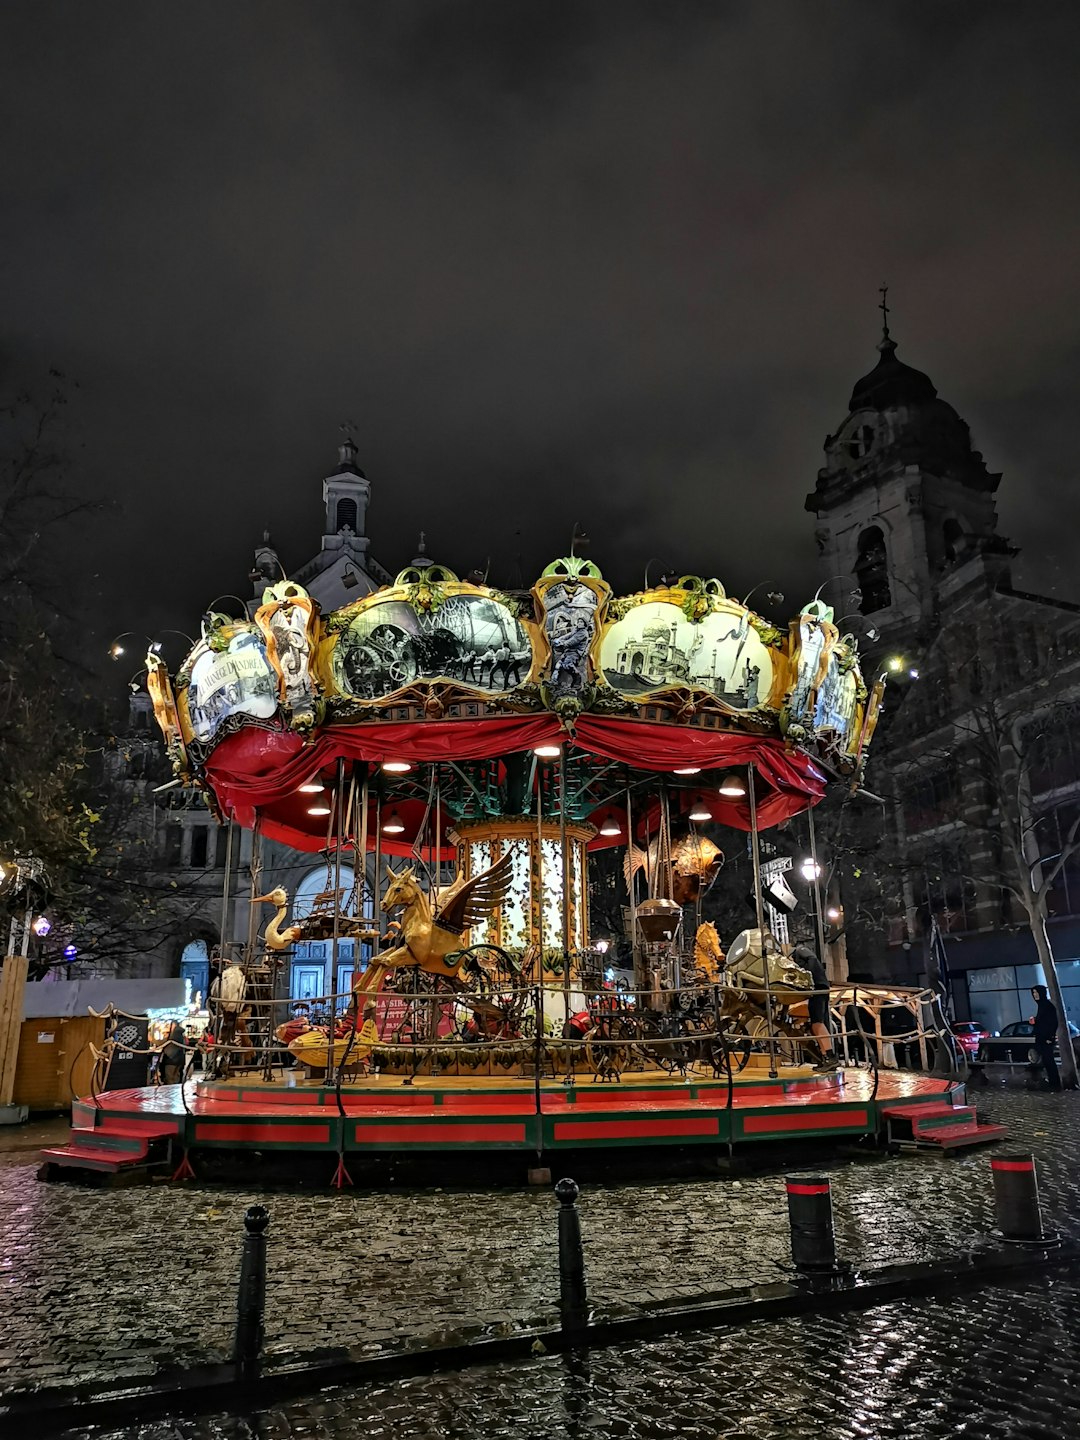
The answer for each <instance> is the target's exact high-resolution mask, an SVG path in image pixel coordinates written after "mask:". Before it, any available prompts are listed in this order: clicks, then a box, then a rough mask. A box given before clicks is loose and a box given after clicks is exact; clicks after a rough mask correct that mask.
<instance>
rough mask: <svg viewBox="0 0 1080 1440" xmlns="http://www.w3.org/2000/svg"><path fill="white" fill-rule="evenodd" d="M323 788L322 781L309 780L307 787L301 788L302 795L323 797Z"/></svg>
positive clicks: (302, 786)
mask: <svg viewBox="0 0 1080 1440" xmlns="http://www.w3.org/2000/svg"><path fill="white" fill-rule="evenodd" d="M322 792H323V786H322V781H321V780H309V781H308V782H307V784H306V785H301V786H300V794H301V795H321V794H322Z"/></svg>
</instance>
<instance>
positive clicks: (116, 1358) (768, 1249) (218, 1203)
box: [0, 1091, 1080, 1440]
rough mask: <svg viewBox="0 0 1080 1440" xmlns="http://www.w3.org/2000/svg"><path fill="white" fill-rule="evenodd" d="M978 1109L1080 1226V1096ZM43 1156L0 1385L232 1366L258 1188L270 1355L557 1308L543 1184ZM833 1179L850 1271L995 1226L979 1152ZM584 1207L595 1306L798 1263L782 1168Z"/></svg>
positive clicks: (9, 1227)
mask: <svg viewBox="0 0 1080 1440" xmlns="http://www.w3.org/2000/svg"><path fill="white" fill-rule="evenodd" d="M978 1100H979V1103H980V1105H985V1106H988V1108H990V1109H991V1112H992V1114H993V1116H994V1118H996V1119H1000V1120H1003V1121H1004V1122H1005V1123H1006V1124H1008V1125H1009V1127H1010V1141H1011V1142H1014V1143H1015V1144H1016V1145H1018V1146H1020V1147H1022V1148H1031V1149H1032V1150H1033V1151H1034V1152H1035V1153H1036V1155H1037V1156H1038V1158H1039V1162H1040V1175H1041V1180H1042V1187H1043V1193H1044V1201H1045V1204H1046V1208H1047V1211H1048V1213H1049V1215H1050V1216H1051V1217H1053V1219H1054V1220H1055V1222H1056V1223H1058V1224H1060V1225H1062V1226H1063V1227H1064V1228H1066V1229H1068V1230H1070V1231H1071V1232H1072V1233H1074V1234H1077V1235H1080V1193H1078V1190H1077V1187H1076V1183H1075V1182H1076V1177H1077V1172H1078V1161H1080V1133H1078V1122H1080V1095H1072V1094H1066V1095H1058V1096H1054V1095H1049V1094H1027V1093H1019V1092H1007V1091H1003V1092H1000V1093H997V1092H993V1093H991V1094H990V1095H989V1096H988V1095H987V1092H985V1091H982V1092H979V1095H978ZM21 1133H22V1134H23V1135H24V1136H25V1132H21ZM25 1138H26V1139H29V1138H30V1137H28V1136H25ZM8 1143H9V1144H10V1143H12V1142H11V1140H10V1139H9V1140H8ZM15 1143H23V1141H21V1140H18V1141H16V1142H15ZM38 1143H42V1137H37V1138H36V1139H35V1144H38ZM35 1167H36V1154H35V1151H34V1150H32V1149H9V1150H7V1151H6V1152H5V1153H4V1154H2V1155H0V1390H9V1389H13V1388H22V1387H25V1386H26V1385H31V1384H34V1385H37V1384H41V1385H56V1384H61V1383H65V1382H71V1381H78V1380H89V1379H97V1378H104V1377H108V1376H136V1375H145V1374H147V1373H149V1372H151V1371H152V1370H153V1369H155V1368H156V1367H157V1366H158V1365H159V1364H160V1363H163V1362H165V1361H178V1362H181V1363H188V1364H190V1363H196V1362H199V1361H206V1360H216V1359H221V1358H223V1357H224V1356H225V1355H226V1354H227V1351H228V1347H229V1344H230V1339H231V1327H232V1323H233V1317H234V1314H235V1308H234V1307H235V1284H236V1275H237V1268H238V1257H239V1249H240V1240H241V1236H242V1217H243V1212H244V1210H245V1209H246V1208H247V1206H248V1205H250V1204H252V1203H254V1202H256V1201H260V1200H261V1201H265V1203H266V1204H267V1205H268V1206H269V1208H270V1210H271V1213H272V1217H273V1218H272V1229H271V1241H270V1247H269V1283H268V1287H267V1346H268V1349H269V1350H270V1351H271V1352H274V1351H276V1352H279V1353H286V1352H295V1351H300V1352H306V1351H311V1350H314V1349H317V1348H319V1347H324V1346H334V1347H339V1346H348V1347H351V1348H353V1349H355V1350H356V1351H358V1352H359V1353H370V1352H371V1351H373V1350H376V1349H379V1348H386V1347H392V1348H401V1347H405V1346H412V1345H426V1344H431V1343H433V1342H436V1341H438V1340H442V1339H448V1338H450V1337H455V1338H460V1337H463V1336H467V1335H473V1334H477V1333H481V1332H486V1333H489V1334H490V1333H500V1332H502V1333H505V1330H506V1329H507V1328H508V1327H511V1326H515V1325H521V1324H534V1323H546V1324H551V1323H553V1322H554V1320H555V1311H554V1307H553V1304H552V1300H553V1297H554V1295H555V1294H556V1293H557V1276H556V1261H555V1209H556V1206H555V1205H554V1203H553V1200H552V1197H551V1195H550V1193H548V1192H537V1191H524V1190H521V1191H512V1190H492V1191H483V1190H469V1191H461V1190H455V1191H441V1190H414V1191H408V1192H406V1191H382V1192H364V1191H362V1190H361V1191H356V1192H346V1193H344V1194H340V1195H339V1194H336V1193H333V1192H326V1193H323V1192H312V1191H307V1192H300V1193H281V1192H274V1193H272V1194H270V1195H269V1196H267V1195H264V1194H260V1193H258V1192H255V1191H253V1190H245V1189H239V1188H236V1187H230V1188H222V1187H215V1188H211V1189H200V1188H188V1187H178V1186H169V1185H160V1186H156V1185H155V1186H149V1187H145V1188H133V1189H127V1190H95V1189H86V1188H81V1187H74V1186H67V1185H46V1184H42V1183H41V1182H39V1181H38V1180H37V1179H36V1176H35ZM832 1174H833V1185H834V1196H835V1205H836V1213H837V1232H838V1238H839V1243H840V1247H841V1251H842V1253H843V1254H844V1255H845V1256H846V1258H848V1259H850V1260H852V1261H854V1262H856V1263H861V1264H867V1265H869V1264H884V1263H889V1262H894V1261H902V1260H913V1259H925V1258H929V1257H932V1256H944V1255H952V1254H955V1253H957V1252H958V1251H959V1250H961V1249H963V1248H964V1246H965V1245H966V1244H967V1243H968V1242H969V1241H972V1240H974V1239H976V1238H977V1237H979V1236H981V1235H984V1234H985V1233H986V1231H987V1230H988V1229H989V1228H990V1200H989V1197H990V1180H989V1164H988V1158H987V1152H986V1151H981V1152H974V1153H968V1154H963V1155H961V1156H960V1157H958V1158H956V1159H952V1160H945V1159H943V1158H941V1157H940V1156H922V1155H914V1156H900V1157H895V1158H891V1159H887V1160H883V1161H880V1162H874V1163H866V1162H857V1163H856V1162H848V1163H843V1164H839V1165H838V1166H837V1167H836V1168H835V1169H833V1171H832ZM581 1211H582V1225H583V1230H584V1235H585V1244H586V1264H587V1267H588V1276H589V1285H590V1294H591V1298H592V1300H593V1302H594V1304H595V1305H596V1307H597V1308H598V1309H599V1310H601V1311H602V1312H603V1311H606V1312H608V1313H625V1312H626V1310H627V1309H629V1308H633V1307H634V1306H636V1305H641V1304H644V1305H648V1304H649V1303H650V1302H651V1301H654V1300H658V1299H665V1300H670V1299H672V1298H677V1297H679V1296H685V1297H690V1296H693V1295H696V1294H699V1293H701V1292H702V1291H717V1290H723V1289H727V1288H731V1287H738V1286H743V1285H750V1284H756V1283H762V1282H768V1281H771V1280H775V1279H777V1278H778V1277H779V1276H780V1275H781V1274H782V1273H784V1272H783V1270H782V1267H783V1266H784V1265H785V1264H786V1262H787V1261H788V1259H789V1252H788V1248H787V1244H788V1241H787V1220H786V1204H785V1198H784V1192H783V1186H782V1184H781V1183H780V1181H779V1180H778V1179H777V1178H776V1177H775V1176H759V1177H753V1178H744V1179H742V1180H738V1181H731V1180H727V1179H719V1180H680V1181H668V1182H663V1183H650V1184H624V1185H609V1186H597V1187H589V1188H588V1189H587V1191H586V1192H585V1194H583V1196H582V1200H581ZM973 1303H977V1302H973ZM852 1323H856V1325H857V1322H852ZM702 1343H703V1344H706V1345H712V1344H719V1343H720V1342H719V1341H712V1340H708V1341H703V1342H702ZM731 1343H734V1342H732V1341H730V1340H726V1341H724V1342H723V1344H724V1345H729V1344H731ZM680 1346H681V1342H680ZM623 1353H628V1352H623ZM474 1378H475V1377H473V1379H470V1380H469V1382H468V1383H469V1385H470V1386H471V1385H472V1384H473V1383H474ZM440 1383H441V1382H440ZM673 1383H674V1382H673ZM406 1388H407V1387H406ZM436 1388H438V1387H436ZM394 1393H396V1391H395V1392H394ZM268 1433H269V1434H278V1433H280V1434H290V1433H293V1432H290V1431H288V1430H282V1431H277V1432H275V1431H270V1432H268ZM295 1433H298V1434H303V1433H311V1434H317V1433H319V1432H318V1431H316V1430H311V1429H310V1427H309V1429H308V1431H304V1430H303V1429H300V1430H297V1431H296V1432H295ZM385 1433H386V1434H392V1433H395V1432H393V1431H386V1432H385ZM401 1433H402V1434H411V1433H416V1434H421V1433H423V1432H421V1431H416V1432H410V1431H402V1432H401ZM432 1433H439V1432H437V1431H436V1432H432ZM461 1433H463V1434H464V1433H466V1432H464V1431H462V1432H461ZM491 1433H493V1434H499V1433H507V1434H509V1433H525V1432H521V1431H518V1432H511V1431H503V1432H500V1431H498V1430H495V1431H493V1432H491ZM528 1433H532V1432H528ZM535 1433H537V1434H539V1433H541V1432H539V1431H537V1432H535ZM553 1433H559V1432H553ZM590 1433H592V1432H590ZM613 1433H616V1432H613ZM617 1433H627V1434H632V1433H635V1432H632V1431H625V1432H617ZM651 1433H656V1434H660V1433H666V1432H663V1431H662V1430H657V1431H655V1432H651ZM671 1433H676V1432H671ZM678 1433H682V1432H678ZM686 1433H692V1432H686ZM701 1433H705V1432H704V1431H703V1432H701ZM717 1433H724V1432H723V1429H722V1427H721V1426H717V1427H716V1429H715V1430H714V1431H713V1435H715V1434H717ZM748 1433H752V1432H748ZM762 1433H765V1432H762ZM776 1433H778V1434H780V1433H783V1432H782V1431H778V1432H776ZM864 1433H867V1434H872V1433H874V1432H873V1431H872V1430H870V1431H866V1432H864ZM1077 1434H1078V1435H1080V1428H1078V1430H1077ZM710 1440H712V1437H710Z"/></svg>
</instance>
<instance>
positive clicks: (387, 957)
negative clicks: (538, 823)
mask: <svg viewBox="0 0 1080 1440" xmlns="http://www.w3.org/2000/svg"><path fill="white" fill-rule="evenodd" d="M512 879H513V859H512V856H511V853H510V851H509V850H508V851H507V852H506V853H505V854H504V855H503V856H502V857H501V858H500V859H499V860H496V862H495V864H494V865H492V866H491V868H490V869H489V870H484V871H481V873H480V874H479V875H474V876H473V877H472V879H471V880H466V879H464V878H463V877H462V876H460V875H459V876H458V878H457V879H456V880H455V881H454V883H453V884H452V885H451V886H450V888H449V889H448V890H444V891H443V892H442V894H441V895H440V896H439V899H438V902H437V904H438V908H437V909H435V910H432V908H431V906H430V904H429V903H428V898H427V896H426V895H425V894H424V892H423V890H421V888H420V886H419V885H418V884H417V883H416V879H415V877H414V875H413V872H412V870H411V869H409V870H402V871H401V873H400V874H398V875H395V876H394V879H393V880H392V881H391V883H390V888H389V889H388V890H387V892H386V895H385V897H384V898H383V906H382V908H383V910H384V911H386V912H389V911H391V910H401V912H402V915H401V920H400V921H394V922H392V923H393V927H394V928H395V929H396V930H397V932H398V935H399V936H400V938H401V941H402V943H401V944H400V945H396V946H395V947H394V948H393V949H392V950H384V951H383V953H382V954H381V955H376V957H375V959H374V960H373V961H372V962H371V964H370V965H369V966H368V968H367V970H366V971H365V973H364V974H363V975H358V976H357V977H356V978H355V979H354V981H353V990H354V991H357V992H360V991H365V992H371V991H374V990H377V989H378V988H379V984H380V982H381V981H382V978H383V976H384V975H385V973H386V971H387V970H393V969H395V968H397V967H399V966H411V967H412V968H414V969H419V970H425V971H427V973H428V974H429V975H442V976H445V977H446V978H448V979H457V977H458V973H459V971H460V969H461V966H462V963H463V961H464V958H465V957H464V954H463V953H462V951H463V946H462V935H463V933H464V932H465V931H466V930H468V928H469V927H470V926H471V925H479V924H480V923H481V922H483V921H484V920H487V919H489V918H490V916H491V915H492V914H493V913H494V911H496V910H497V909H498V908H499V906H500V905H501V904H502V903H503V901H504V900H505V899H506V895H507V892H508V891H509V889H510V882H511V880H512ZM447 957H450V958H447Z"/></svg>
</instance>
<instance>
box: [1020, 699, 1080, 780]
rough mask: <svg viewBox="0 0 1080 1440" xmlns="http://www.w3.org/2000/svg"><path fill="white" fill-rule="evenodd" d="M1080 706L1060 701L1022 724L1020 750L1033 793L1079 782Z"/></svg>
mask: <svg viewBox="0 0 1080 1440" xmlns="http://www.w3.org/2000/svg"><path fill="white" fill-rule="evenodd" d="M1078 731H1080V706H1076V705H1061V706H1058V707H1055V708H1054V709H1052V710H1050V711H1048V712H1047V713H1046V714H1044V715H1040V716H1039V717H1038V718H1037V719H1035V720H1032V721H1031V722H1030V724H1028V725H1025V726H1024V735H1023V750H1024V754H1025V757H1026V759H1027V764H1028V774H1029V776H1030V779H1031V791H1032V794H1033V795H1035V796H1039V795H1046V794H1048V793H1049V792H1050V791H1053V790H1061V789H1063V788H1064V787H1065V786H1067V785H1076V784H1077V783H1080V733H1078Z"/></svg>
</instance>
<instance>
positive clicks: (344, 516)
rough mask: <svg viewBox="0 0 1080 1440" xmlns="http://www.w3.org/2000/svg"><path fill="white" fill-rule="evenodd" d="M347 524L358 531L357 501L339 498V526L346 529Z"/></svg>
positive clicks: (354, 530)
mask: <svg viewBox="0 0 1080 1440" xmlns="http://www.w3.org/2000/svg"><path fill="white" fill-rule="evenodd" d="M346 525H347V526H348V527H349V529H350V530H352V531H353V532H354V533H355V532H356V501H355V500H348V499H346V500H339V501H338V502H337V528H338V529H339V530H344V529H345V527H346Z"/></svg>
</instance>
